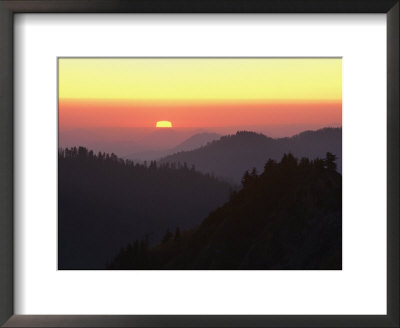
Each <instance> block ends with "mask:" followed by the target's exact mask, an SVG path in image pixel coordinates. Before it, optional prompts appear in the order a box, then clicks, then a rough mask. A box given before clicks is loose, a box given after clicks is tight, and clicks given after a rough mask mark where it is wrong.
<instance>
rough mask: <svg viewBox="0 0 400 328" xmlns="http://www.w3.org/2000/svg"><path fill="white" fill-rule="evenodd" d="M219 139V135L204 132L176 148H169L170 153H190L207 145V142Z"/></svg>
mask: <svg viewBox="0 0 400 328" xmlns="http://www.w3.org/2000/svg"><path fill="white" fill-rule="evenodd" d="M219 138H221V135H220V134H217V133H209V132H204V133H198V134H195V135H193V136H191V137H190V138H188V139H186V140H185V141H184V142H182V143H180V144H179V145H178V146H176V147H174V148H171V149H170V152H172V153H177V152H181V151H190V150H193V149H196V148H199V147H202V146H205V145H207V144H208V143H209V142H211V141H214V140H218V139H219Z"/></svg>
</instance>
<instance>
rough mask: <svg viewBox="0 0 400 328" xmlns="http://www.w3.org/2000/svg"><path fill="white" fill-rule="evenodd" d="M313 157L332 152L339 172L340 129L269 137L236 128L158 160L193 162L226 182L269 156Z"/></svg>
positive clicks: (259, 165) (263, 161) (259, 164)
mask: <svg viewBox="0 0 400 328" xmlns="http://www.w3.org/2000/svg"><path fill="white" fill-rule="evenodd" d="M289 152H290V153H292V154H293V155H294V156H297V157H303V156H304V157H308V158H310V159H315V158H317V157H323V156H325V153H326V152H331V153H333V154H335V155H336V156H337V158H338V159H337V167H338V171H339V172H341V155H342V129H341V128H324V129H320V130H316V131H306V132H302V133H300V134H298V135H295V136H293V137H290V138H279V139H273V138H269V137H267V136H265V135H263V134H258V133H255V132H249V131H239V132H237V133H236V134H235V135H228V136H223V137H221V138H220V139H219V140H215V141H212V142H211V143H209V144H207V145H206V146H203V147H200V148H198V149H195V150H192V151H183V152H179V153H176V154H173V155H169V156H166V157H164V158H162V159H160V163H168V162H169V163H178V162H180V163H184V162H186V163H187V164H188V165H195V166H196V169H197V170H199V171H201V172H207V173H213V174H215V175H216V176H218V177H223V178H225V179H227V180H229V181H233V182H235V183H239V182H240V179H241V177H242V175H243V172H244V171H246V170H249V169H251V168H253V167H256V168H257V169H258V170H262V167H263V165H264V163H265V161H266V160H267V159H268V158H271V159H274V160H279V158H281V157H282V155H283V154H284V153H289Z"/></svg>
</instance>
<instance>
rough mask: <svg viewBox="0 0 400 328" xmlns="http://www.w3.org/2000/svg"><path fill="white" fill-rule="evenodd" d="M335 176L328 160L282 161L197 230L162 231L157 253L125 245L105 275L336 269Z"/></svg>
mask: <svg viewBox="0 0 400 328" xmlns="http://www.w3.org/2000/svg"><path fill="white" fill-rule="evenodd" d="M341 267H342V176H341V174H340V173H338V172H337V171H336V164H335V155H333V154H331V153H327V154H326V157H325V158H324V159H315V160H309V159H307V158H302V159H301V160H298V159H297V158H295V157H294V156H293V155H291V154H285V155H284V156H283V158H282V159H281V161H280V162H275V161H274V160H269V161H268V162H267V163H266V164H265V165H264V168H263V170H262V172H261V173H260V174H257V171H256V170H252V171H251V172H246V173H245V174H244V176H243V179H242V188H241V189H240V190H239V191H237V192H233V193H232V194H231V196H230V199H229V201H228V202H226V203H225V204H224V205H223V206H220V207H218V208H217V209H216V210H215V211H213V212H212V213H210V214H209V215H208V216H207V217H205V219H204V221H203V222H202V223H201V225H200V226H199V227H198V228H197V229H186V230H185V229H182V227H181V228H179V227H178V228H176V229H175V230H167V231H166V233H165V235H164V237H163V239H162V242H161V243H160V244H158V245H156V246H153V247H152V246H151V245H149V244H148V243H147V242H146V240H143V239H142V240H137V241H136V242H134V243H130V244H126V245H125V247H124V248H122V249H121V250H120V252H119V253H118V254H116V256H115V258H114V260H113V261H112V262H111V263H110V264H109V265H108V268H109V269H229V270H231V269H277V270H278V269H279V270H287V269H298V270H305V269H341Z"/></svg>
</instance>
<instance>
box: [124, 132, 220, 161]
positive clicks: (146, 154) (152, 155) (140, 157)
mask: <svg viewBox="0 0 400 328" xmlns="http://www.w3.org/2000/svg"><path fill="white" fill-rule="evenodd" d="M158 136H160V134H158ZM220 137H221V135H219V134H217V133H209V132H204V133H197V134H195V135H193V136H191V137H189V138H188V139H186V140H185V141H183V142H182V143H180V144H179V145H177V146H175V147H173V148H170V149H165V150H147V151H141V152H137V153H133V154H130V155H128V156H126V158H128V159H131V160H133V161H145V160H147V161H149V160H158V159H159V158H161V157H163V156H167V155H170V154H174V153H177V152H181V151H188V150H193V149H196V148H199V147H202V146H205V145H206V144H207V143H209V142H211V141H214V140H217V139H219V138H220Z"/></svg>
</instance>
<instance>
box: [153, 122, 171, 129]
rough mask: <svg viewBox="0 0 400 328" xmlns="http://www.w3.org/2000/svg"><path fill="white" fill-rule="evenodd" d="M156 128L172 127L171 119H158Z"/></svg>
mask: <svg viewBox="0 0 400 328" xmlns="http://www.w3.org/2000/svg"><path fill="white" fill-rule="evenodd" d="M156 128H172V123H171V122H170V121H158V122H157V123H156Z"/></svg>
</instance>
